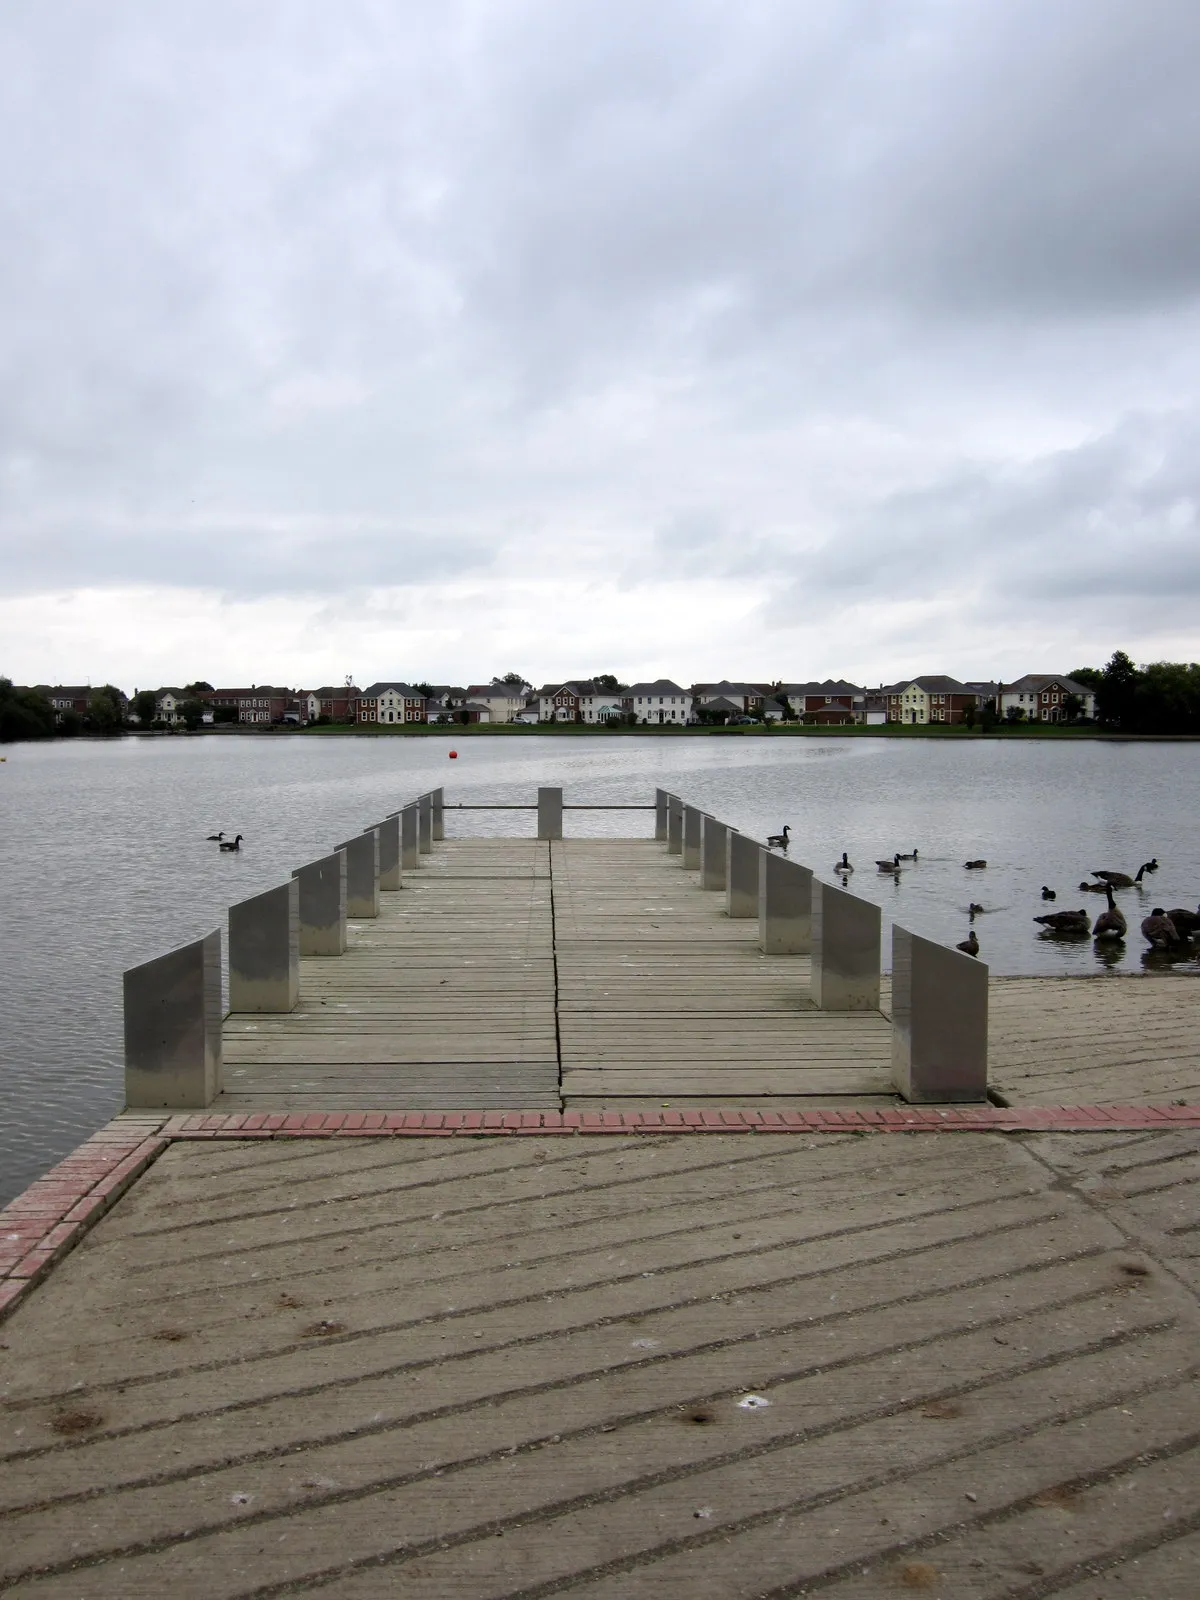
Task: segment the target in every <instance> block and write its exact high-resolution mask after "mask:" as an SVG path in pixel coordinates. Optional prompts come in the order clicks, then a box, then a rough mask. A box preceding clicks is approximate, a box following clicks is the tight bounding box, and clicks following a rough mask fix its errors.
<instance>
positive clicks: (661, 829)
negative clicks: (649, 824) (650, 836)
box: [654, 789, 667, 844]
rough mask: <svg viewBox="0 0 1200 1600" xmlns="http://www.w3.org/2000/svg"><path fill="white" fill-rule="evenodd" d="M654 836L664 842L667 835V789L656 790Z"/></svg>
mask: <svg viewBox="0 0 1200 1600" xmlns="http://www.w3.org/2000/svg"><path fill="white" fill-rule="evenodd" d="M654 837H655V838H656V839H657V840H658V841H659V843H660V844H661V843H663V842H664V841H665V840H666V837H667V791H666V790H665V789H655V791H654Z"/></svg>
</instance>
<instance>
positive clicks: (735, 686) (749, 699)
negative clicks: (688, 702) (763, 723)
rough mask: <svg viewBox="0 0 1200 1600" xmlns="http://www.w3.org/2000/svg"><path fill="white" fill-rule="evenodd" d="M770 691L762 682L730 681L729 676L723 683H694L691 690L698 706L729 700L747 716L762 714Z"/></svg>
mask: <svg viewBox="0 0 1200 1600" xmlns="http://www.w3.org/2000/svg"><path fill="white" fill-rule="evenodd" d="M770 692H771V690H770V689H769V687H768V688H764V686H763V685H762V684H761V683H730V681H729V679H728V678H726V679H724V681H723V682H721V683H694V684H693V685H692V690H691V693H692V700H693V701H694V702H695V706H696V707H699V706H710V705H712V703H713V702H714V701H715V700H728V701H730V702H731V703H732V704H733V705H735V706H736V707H737V711H738V715H739V716H745V717H758V716H761V715H762V708H763V701H764V700H765V699H766V698H767V695H768V694H769V693H770ZM717 709H718V710H720V709H721V708H720V707H717Z"/></svg>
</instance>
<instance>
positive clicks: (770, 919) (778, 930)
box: [758, 850, 813, 956]
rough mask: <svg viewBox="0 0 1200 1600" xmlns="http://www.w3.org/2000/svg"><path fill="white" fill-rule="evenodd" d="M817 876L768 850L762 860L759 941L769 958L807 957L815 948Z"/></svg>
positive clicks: (759, 863) (759, 869)
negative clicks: (813, 897) (814, 900)
mask: <svg viewBox="0 0 1200 1600" xmlns="http://www.w3.org/2000/svg"><path fill="white" fill-rule="evenodd" d="M812 892H813V875H812V871H811V869H810V868H808V867H802V866H801V865H800V863H799V862H798V861H789V860H788V859H787V857H786V856H777V855H776V854H775V853H774V852H773V851H771V850H764V851H763V852H762V854H761V855H760V856H759V858H758V942H759V945H760V947H761V949H762V952H763V954H764V955H766V956H806V955H808V953H809V951H810V950H811V949H812Z"/></svg>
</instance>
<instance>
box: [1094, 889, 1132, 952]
mask: <svg viewBox="0 0 1200 1600" xmlns="http://www.w3.org/2000/svg"><path fill="white" fill-rule="evenodd" d="M1104 887H1105V888H1106V889H1107V890H1108V910H1107V911H1102V912H1101V913H1100V915H1099V916H1098V917H1097V918H1096V924H1095V926H1094V927H1093V929H1092V934H1093V936H1094V937H1095V938H1097V939H1123V938H1124V937H1125V934H1126V933H1127V931H1128V929H1127V927H1126V924H1125V917H1124V915H1123V913H1122V912H1120V911H1118V910H1117V902H1116V901H1115V900H1114V899H1113V892H1112V884H1111V883H1106V884H1105V886H1104Z"/></svg>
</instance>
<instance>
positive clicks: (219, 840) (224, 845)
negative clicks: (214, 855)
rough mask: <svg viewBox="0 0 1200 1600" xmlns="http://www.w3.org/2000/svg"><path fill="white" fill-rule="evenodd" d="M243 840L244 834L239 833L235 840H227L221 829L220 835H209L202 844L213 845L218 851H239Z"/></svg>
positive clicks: (223, 830)
mask: <svg viewBox="0 0 1200 1600" xmlns="http://www.w3.org/2000/svg"><path fill="white" fill-rule="evenodd" d="M244 838H245V834H242V833H239V834H238V836H237V838H236V839H227V838H226V837H225V829H224V828H222V829H221V831H220V833H210V834H209V835H208V838H207V839H206V840H205V841H204V842H205V844H215V845H216V847H217V849H218V850H240V849H241V848H242V840H243V839H244Z"/></svg>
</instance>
